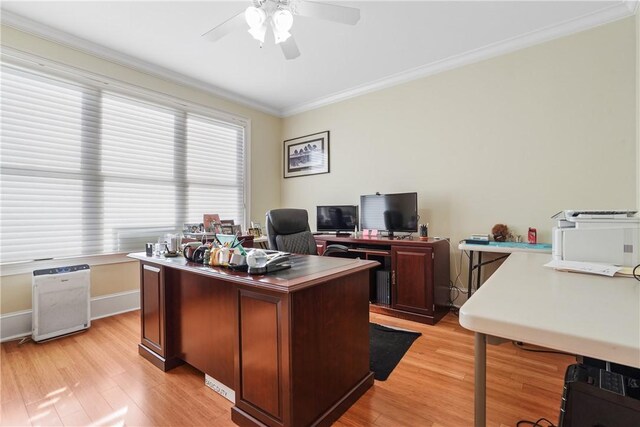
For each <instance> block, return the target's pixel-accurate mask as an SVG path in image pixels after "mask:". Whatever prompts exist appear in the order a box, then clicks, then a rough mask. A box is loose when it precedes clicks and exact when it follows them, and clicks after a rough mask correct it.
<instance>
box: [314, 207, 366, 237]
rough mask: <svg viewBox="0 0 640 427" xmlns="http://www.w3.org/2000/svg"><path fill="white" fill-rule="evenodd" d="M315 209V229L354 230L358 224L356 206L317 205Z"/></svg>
mask: <svg viewBox="0 0 640 427" xmlns="http://www.w3.org/2000/svg"><path fill="white" fill-rule="evenodd" d="M316 209H317V210H316V230H318V231H331V232H333V231H335V232H339V231H354V230H355V229H356V226H357V225H358V207H357V206H354V205H332V206H317V207H316Z"/></svg>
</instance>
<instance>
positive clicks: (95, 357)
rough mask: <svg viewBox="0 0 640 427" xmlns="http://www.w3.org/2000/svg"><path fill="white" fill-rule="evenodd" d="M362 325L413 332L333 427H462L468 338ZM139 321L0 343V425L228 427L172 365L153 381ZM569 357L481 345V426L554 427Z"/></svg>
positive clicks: (469, 385) (441, 329) (134, 315)
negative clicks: (539, 424)
mask: <svg viewBox="0 0 640 427" xmlns="http://www.w3.org/2000/svg"><path fill="white" fill-rule="evenodd" d="M371 320H372V321H374V322H377V323H382V324H386V325H391V326H398V327H404V328H407V329H412V330H417V331H420V332H422V334H423V335H422V336H421V337H420V338H418V340H416V342H415V343H414V344H413V346H412V347H411V349H410V350H409V352H408V353H407V354H406V355H405V357H404V358H403V359H402V361H401V362H400V364H399V365H398V367H396V369H395V370H394V371H393V373H392V374H391V376H390V377H389V379H388V380H387V381H384V382H378V381H376V383H375V385H374V387H372V388H371V389H370V390H369V391H368V392H367V393H366V394H365V395H364V396H363V397H362V398H361V399H360V400H359V401H358V402H357V403H356V404H355V405H353V406H352V407H351V409H350V410H349V411H348V412H347V413H346V414H345V415H344V416H343V417H342V418H341V419H340V420H339V421H338V422H337V423H336V424H335V425H336V426H367V425H371V426H378V427H391V426H393V427H396V426H471V425H472V424H473V335H472V334H471V333H470V332H469V331H466V330H464V329H463V328H462V327H461V326H460V325H459V324H458V318H457V317H455V316H454V315H453V314H448V315H447V316H446V317H445V318H444V319H443V320H442V321H441V322H440V323H438V325H436V326H427V325H421V324H417V323H413V322H409V321H403V320H400V319H394V318H391V317H386V316H382V315H375V314H372V315H371ZM139 329H140V324H139V313H138V312H131V313H126V314H121V315H118V316H113V317H110V318H106V319H101V320H96V321H94V322H92V327H91V329H90V330H89V331H87V332H85V333H82V334H78V335H75V336H70V337H66V338H62V339H58V340H54V341H51V342H48V343H44V344H34V343H32V342H29V343H26V344H23V345H18V343H17V342H10V343H4V344H2V353H1V357H2V359H1V363H0V367H1V373H2V376H1V380H2V382H1V383H0V387H1V388H0V392H1V393H0V394H1V397H2V399H1V404H2V407H1V412H0V422H1V423H2V425H10V426H21V425H34V426H36V425H67V426H86V425H95V426H107V425H161V426H168V425H174V426H189V425H193V426H232V425H234V424H233V423H232V422H231V419H230V408H231V404H230V403H229V402H227V401H226V400H225V399H223V398H221V397H219V396H218V395H216V394H215V393H214V392H212V391H211V390H209V389H207V388H206V387H205V386H204V378H203V374H202V373H200V372H199V371H197V370H195V369H193V368H191V367H189V366H186V365H184V366H180V367H178V368H176V369H174V370H172V371H170V372H167V373H163V372H162V371H160V370H159V369H156V368H155V367H153V366H152V365H151V364H150V363H149V362H147V361H146V360H144V359H143V358H142V357H140V356H139V355H138V353H137V344H138V342H139V335H140V332H139ZM572 362H573V358H571V357H568V356H562V355H555V354H543V353H529V352H524V351H522V350H520V349H518V348H516V347H514V346H513V345H512V344H510V343H505V344H502V345H500V346H489V347H488V355H487V364H488V367H487V389H488V391H487V396H488V405H487V413H488V425H489V426H514V425H515V424H516V422H517V421H518V420H520V419H529V420H536V419H538V418H540V417H546V418H548V419H550V420H552V421H554V422H557V420H558V411H559V404H560V393H561V390H562V378H563V374H564V370H565V368H566V366H567V365H568V364H570V363H572Z"/></svg>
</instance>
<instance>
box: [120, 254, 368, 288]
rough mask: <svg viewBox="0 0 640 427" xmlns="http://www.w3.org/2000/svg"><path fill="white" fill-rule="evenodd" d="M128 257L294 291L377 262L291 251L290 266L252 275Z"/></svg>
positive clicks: (174, 260) (182, 261) (176, 260)
mask: <svg viewBox="0 0 640 427" xmlns="http://www.w3.org/2000/svg"><path fill="white" fill-rule="evenodd" d="M128 256H129V257H131V258H135V259H138V260H140V261H145V262H148V263H154V264H158V265H164V266H167V267H171V268H175V269H179V270H186V271H189V272H192V273H196V274H200V275H204V276H212V277H216V278H219V279H226V280H230V281H232V282H235V283H242V284H244V285H251V286H255V287H256V288H261V289H269V290H274V291H279V292H294V291H297V290H300V289H304V288H308V287H310V286H314V285H316V284H318V283H320V282H322V281H327V280H330V279H333V278H338V277H341V276H344V275H346V274H351V273H354V272H357V271H363V270H368V269H370V268H373V267H375V266H376V265H378V263H377V262H375V261H364V260H359V259H348V258H335V257H322V256H313V255H292V256H291V264H292V267H291V268H290V269H287V270H280V271H277V272H274V273H268V274H260V275H251V274H248V273H245V272H240V271H233V270H231V269H229V268H225V267H211V266H206V265H202V264H198V263H195V262H190V261H187V260H186V259H185V258H184V257H181V256H177V257H174V258H165V257H155V256H151V257H149V256H147V255H146V254H145V253H144V252H137V253H132V254H129V255H128Z"/></svg>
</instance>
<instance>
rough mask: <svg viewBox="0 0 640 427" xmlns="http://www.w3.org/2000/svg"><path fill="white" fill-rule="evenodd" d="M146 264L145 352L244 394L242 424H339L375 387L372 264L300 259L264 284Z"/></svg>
mask: <svg viewBox="0 0 640 427" xmlns="http://www.w3.org/2000/svg"><path fill="white" fill-rule="evenodd" d="M129 256H130V257H132V258H136V259H138V260H140V275H141V322H142V339H141V343H140V345H139V353H140V354H141V355H142V356H143V357H145V358H146V359H148V360H149V361H150V362H151V363H153V364H154V365H155V366H157V367H158V368H160V369H163V370H165V371H166V370H169V369H171V368H173V367H175V366H178V365H180V364H182V363H185V362H186V363H188V364H190V365H192V366H194V367H196V368H197V369H199V370H201V371H203V372H204V373H206V374H208V375H209V376H211V377H213V378H215V379H216V380H217V381H219V382H220V383H222V384H223V385H224V386H226V387H228V388H230V389H232V390H233V391H234V392H235V406H234V407H233V408H232V414H231V417H232V420H233V421H234V422H235V423H236V424H238V425H242V426H253V425H268V426H307V425H330V424H331V423H332V422H333V421H335V420H336V419H337V418H339V416H340V415H341V414H342V413H344V412H345V411H346V410H347V409H348V408H349V406H351V405H352V404H353V403H354V402H355V401H356V400H357V399H358V398H359V397H360V396H361V395H362V394H363V393H364V392H365V391H366V390H367V389H368V388H369V387H371V385H372V384H373V373H372V372H370V371H369V326H368V324H369V269H371V268H373V267H375V266H376V265H377V263H376V262H372V261H361V260H354V259H340V258H331V257H318V256H304V255H296V256H294V257H293V258H292V260H293V264H294V266H293V268H291V269H289V270H284V271H280V272H276V273H272V274H268V275H263V276H251V275H248V274H247V273H240V272H233V271H230V270H227V269H224V268H215V267H208V266H202V265H199V264H195V263H191V262H188V261H186V260H185V259H184V258H182V257H178V258H161V257H147V256H145V255H144V254H143V253H136V254H130V255H129Z"/></svg>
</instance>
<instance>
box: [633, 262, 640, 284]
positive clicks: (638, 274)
mask: <svg viewBox="0 0 640 427" xmlns="http://www.w3.org/2000/svg"><path fill="white" fill-rule="evenodd" d="M638 269H640V264H638V265H636V266H635V267H633V277H634V278H635V279H636V280H637V281H639V282H640V272H638Z"/></svg>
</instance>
